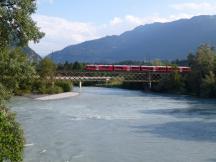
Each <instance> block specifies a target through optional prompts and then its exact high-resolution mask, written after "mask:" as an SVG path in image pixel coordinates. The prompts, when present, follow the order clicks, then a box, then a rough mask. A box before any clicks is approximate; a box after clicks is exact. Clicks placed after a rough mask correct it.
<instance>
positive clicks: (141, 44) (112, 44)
mask: <svg viewBox="0 0 216 162" xmlns="http://www.w3.org/2000/svg"><path fill="white" fill-rule="evenodd" d="M204 43H208V44H210V45H216V16H196V17H193V18H191V19H181V20H178V21H174V22H169V23H153V24H148V25H144V26H139V27H137V28H135V29H134V30H132V31H128V32H125V33H123V34H121V35H119V36H108V37H104V38H101V39H97V40H92V41H87V42H84V43H81V44H78V45H72V46H69V47H66V48H64V49H63V50H61V51H57V52H54V53H52V54H50V55H48V57H50V58H52V59H53V60H54V61H55V62H65V61H68V62H74V61H81V62H92V63H95V62H109V63H111V62H119V61H124V60H153V59H162V60H174V59H184V58H186V56H187V55H188V53H189V52H192V51H194V50H195V49H196V48H197V47H198V46H199V45H201V44H204Z"/></svg>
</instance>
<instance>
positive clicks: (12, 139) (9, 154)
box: [0, 105, 24, 162]
mask: <svg viewBox="0 0 216 162" xmlns="http://www.w3.org/2000/svg"><path fill="white" fill-rule="evenodd" d="M23 146H24V136H23V130H22V129H21V127H20V124H19V123H17V122H16V118H15V114H14V113H11V112H10V111H9V110H8V109H7V108H5V107H4V106H2V105H1V106H0V161H8V160H10V161H12V162H18V161H22V160H23V150H24V148H23Z"/></svg>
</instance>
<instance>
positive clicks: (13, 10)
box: [0, 0, 44, 50]
mask: <svg viewBox="0 0 216 162" xmlns="http://www.w3.org/2000/svg"><path fill="white" fill-rule="evenodd" d="M35 10H36V1H35V0H1V1H0V19H1V21H0V38H1V39H0V49H1V50H2V49H3V48H5V47H12V46H25V45H27V44H28V42H29V41H34V42H38V41H39V40H40V39H41V38H42V37H43V36H44V33H42V32H40V31H39V28H38V27H37V26H36V23H35V22H34V21H33V20H32V18H31V15H32V14H33V13H35Z"/></svg>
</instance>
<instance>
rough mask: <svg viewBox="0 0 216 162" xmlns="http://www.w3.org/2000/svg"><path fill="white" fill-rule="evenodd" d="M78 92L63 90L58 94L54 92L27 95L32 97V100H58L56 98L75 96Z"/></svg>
mask: <svg viewBox="0 0 216 162" xmlns="http://www.w3.org/2000/svg"><path fill="white" fill-rule="evenodd" d="M78 95H79V93H78V92H65V93H59V94H54V95H35V94H31V95H29V96H27V97H29V98H31V99H34V100H39V101H49V100H58V99H64V98H70V97H75V96H78Z"/></svg>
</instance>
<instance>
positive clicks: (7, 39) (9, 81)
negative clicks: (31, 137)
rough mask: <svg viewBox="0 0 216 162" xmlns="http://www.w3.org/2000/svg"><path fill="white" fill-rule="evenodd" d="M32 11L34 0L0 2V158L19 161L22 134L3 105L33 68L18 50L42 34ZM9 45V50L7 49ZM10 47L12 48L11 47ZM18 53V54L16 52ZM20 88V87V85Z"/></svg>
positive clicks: (23, 82) (21, 156)
mask: <svg viewBox="0 0 216 162" xmlns="http://www.w3.org/2000/svg"><path fill="white" fill-rule="evenodd" d="M35 10H36V1H35V0H1V1H0V73H1V76H0V161H1V162H2V161H11V162H20V161H22V160H23V150H24V137H23V131H22V129H21V127H20V125H19V124H18V123H17V122H16V119H15V114H14V113H11V112H10V111H9V109H7V108H6V107H5V106H4V101H5V100H6V99H8V98H9V96H10V94H11V93H10V92H15V91H16V90H17V88H18V89H19V88H20V87H21V86H24V87H25V85H26V83H28V80H29V79H31V78H32V74H34V69H33V67H32V66H31V64H30V63H29V62H28V61H26V59H25V58H24V56H21V55H20V51H16V50H14V49H12V48H14V47H24V46H26V45H28V42H29V41H34V42H38V41H39V39H41V38H42V37H43V36H44V33H42V32H40V31H39V28H38V27H37V26H36V23H35V22H34V21H33V20H32V18H31V15H32V14H33V13H34V12H35ZM9 48H10V49H9ZM11 49H12V50H11ZM17 53H19V54H17ZM22 88H23V87H22Z"/></svg>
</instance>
